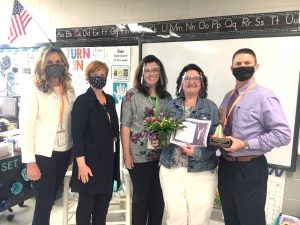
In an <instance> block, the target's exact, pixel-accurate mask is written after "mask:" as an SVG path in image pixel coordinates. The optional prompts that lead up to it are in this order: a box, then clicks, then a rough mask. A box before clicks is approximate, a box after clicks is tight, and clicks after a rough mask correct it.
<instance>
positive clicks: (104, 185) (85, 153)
mask: <svg viewBox="0 0 300 225" xmlns="http://www.w3.org/2000/svg"><path fill="white" fill-rule="evenodd" d="M107 74H108V67H107V65H106V64H105V63H102V62H100V61H93V62H91V63H90V64H89V65H88V66H87V68H86V70H85V76H86V79H87V80H88V81H89V83H90V85H91V87H90V88H89V89H88V90H87V91H86V93H84V94H82V95H80V96H78V98H77V99H76V101H75V103H74V106H73V110H72V122H71V124H72V137H73V155H74V164H73V172H72V179H71V190H72V191H73V192H78V193H79V200H78V206H77V210H76V223H77V225H87V224H90V221H92V225H104V224H105V219H106V214H107V210H108V206H109V202H110V200H111V196H112V191H113V182H114V180H116V181H117V182H118V184H120V175H119V124H118V116H117V112H116V109H115V101H114V99H113V97H112V96H111V95H108V94H106V93H104V91H103V90H102V88H103V87H104V86H105V84H106V78H107Z"/></svg>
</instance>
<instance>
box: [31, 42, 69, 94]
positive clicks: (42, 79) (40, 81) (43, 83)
mask: <svg viewBox="0 0 300 225" xmlns="http://www.w3.org/2000/svg"><path fill="white" fill-rule="evenodd" d="M54 52H56V53H57V54H59V56H60V57H61V60H62V63H63V66H64V68H65V73H64V76H63V77H62V80H61V82H62V87H63V92H64V93H66V92H67V91H68V90H74V89H73V86H72V83H71V80H72V79H71V74H70V73H69V63H68V60H67V57H66V56H65V54H64V53H63V51H62V50H61V49H60V48H58V47H53V46H51V47H46V48H44V49H43V50H42V52H41V55H40V58H39V60H38V61H37V63H36V65H35V68H34V82H35V85H36V86H37V88H38V89H39V90H40V91H42V92H44V93H49V92H51V91H53V89H52V88H51V87H50V85H49V78H48V77H47V76H46V73H45V68H46V66H47V57H48V56H49V55H50V54H52V53H54Z"/></svg>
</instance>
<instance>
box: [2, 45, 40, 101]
mask: <svg viewBox="0 0 300 225" xmlns="http://www.w3.org/2000/svg"><path fill="white" fill-rule="evenodd" d="M38 56H39V49H38V48H19V49H1V50H0V96H20V95H21V93H22V89H23V84H24V81H25V80H26V79H29V77H30V75H31V74H32V72H33V67H34V65H35V63H36V61H37V58H38Z"/></svg>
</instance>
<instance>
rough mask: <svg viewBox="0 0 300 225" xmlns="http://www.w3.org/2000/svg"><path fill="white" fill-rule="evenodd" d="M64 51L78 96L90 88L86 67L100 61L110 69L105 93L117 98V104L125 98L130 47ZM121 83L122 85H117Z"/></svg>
mask: <svg viewBox="0 0 300 225" xmlns="http://www.w3.org/2000/svg"><path fill="white" fill-rule="evenodd" d="M62 50H63V51H64V52H65V54H66V56H67V59H68V62H69V64H70V73H71V74H72V80H73V85H74V88H75V92H76V95H77V96H78V95H80V94H82V93H84V92H85V91H86V90H87V88H88V87H89V84H88V81H87V80H86V79H85V75H84V71H85V68H86V66H87V65H88V64H89V63H90V62H92V61H94V60H99V61H101V62H104V63H106V64H107V66H108V68H109V72H108V76H107V83H106V86H105V87H104V91H105V92H106V93H108V94H111V95H113V96H115V99H116V100H118V101H116V103H119V100H120V98H121V96H123V94H122V91H123V90H125V89H126V90H127V87H128V81H129V74H130V73H129V72H130V71H129V68H130V47H126V46H125V47H124V46H122V47H83V48H82V47H81V48H63V49H62ZM121 81H122V84H116V83H115V82H121ZM120 85H121V86H120ZM117 86H118V87H119V88H117Z"/></svg>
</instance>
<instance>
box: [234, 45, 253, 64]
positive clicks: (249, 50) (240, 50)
mask: <svg viewBox="0 0 300 225" xmlns="http://www.w3.org/2000/svg"><path fill="white" fill-rule="evenodd" d="M239 54H249V55H252V56H253V57H254V60H255V63H257V59H256V55H255V52H254V51H253V50H252V49H250V48H241V49H239V50H237V51H236V52H235V53H234V54H233V56H232V62H233V60H234V58H235V56H236V55H239Z"/></svg>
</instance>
